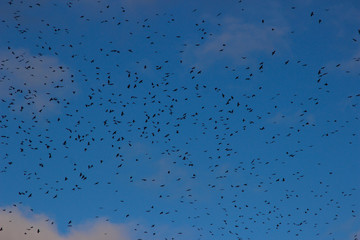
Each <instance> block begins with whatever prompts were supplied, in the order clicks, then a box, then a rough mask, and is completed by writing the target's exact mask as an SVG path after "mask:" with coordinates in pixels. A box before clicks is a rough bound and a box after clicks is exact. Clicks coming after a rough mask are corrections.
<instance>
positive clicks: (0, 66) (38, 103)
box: [0, 49, 76, 111]
mask: <svg viewBox="0 0 360 240" xmlns="http://www.w3.org/2000/svg"><path fill="white" fill-rule="evenodd" d="M0 70H1V74H0V94H1V98H2V99H12V106H13V108H16V109H18V108H21V106H23V107H24V108H25V107H27V108H28V107H29V106H30V109H31V110H34V109H35V110H37V111H39V110H41V109H43V108H45V107H47V108H54V106H55V105H56V103H58V104H59V103H60V102H58V101H60V99H63V98H64V97H66V96H70V95H72V94H73V93H75V92H76V87H75V84H74V83H72V82H71V81H70V79H71V71H70V69H69V68H68V67H67V66H66V65H64V64H61V62H60V61H59V59H58V58H57V57H56V56H50V55H48V56H45V55H43V56H39V55H33V54H31V52H30V51H28V50H26V49H8V50H1V51H0ZM24 110H26V109H24Z"/></svg>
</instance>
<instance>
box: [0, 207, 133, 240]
mask: <svg viewBox="0 0 360 240" xmlns="http://www.w3.org/2000/svg"><path fill="white" fill-rule="evenodd" d="M0 229H2V230H1V231H0V239H1V240H128V239H129V237H128V234H127V231H126V229H125V227H124V226H123V225H120V224H112V223H110V222H107V221H105V220H98V221H96V222H92V223H87V224H84V225H81V226H74V227H72V230H71V232H70V233H69V234H67V235H66V236H62V235H61V234H59V232H58V231H57V229H56V225H55V224H52V221H51V220H49V218H48V217H47V216H45V215H41V214H24V212H21V211H19V209H17V208H14V207H11V208H8V209H6V210H5V211H3V210H1V211H0ZM38 231H39V232H38Z"/></svg>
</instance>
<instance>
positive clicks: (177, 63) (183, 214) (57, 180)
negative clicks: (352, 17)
mask: <svg viewBox="0 0 360 240" xmlns="http://www.w3.org/2000/svg"><path fill="white" fill-rule="evenodd" d="M137 2H138V3H137ZM133 4H134V5H136V4H143V5H145V6H146V7H148V8H151V6H152V5H150V4H149V3H144V2H142V1H133V3H130V4H129V5H126V4H124V6H121V4H120V3H119V2H116V1H106V0H99V1H95V0H94V1H85V0H79V1H33V0H31V1H20V0H10V1H8V2H6V3H5V2H4V3H1V4H0V7H1V8H2V9H3V10H0V12H1V14H0V30H1V41H0V43H1V46H2V48H1V50H0V56H1V59H0V109H1V118H0V135H1V136H0V138H1V140H0V149H1V153H0V154H1V161H0V186H4V187H3V190H0V194H1V195H0V198H3V199H6V200H1V199H0V203H1V204H3V205H5V203H6V202H7V204H6V205H12V204H13V206H20V205H24V206H32V207H33V208H34V211H35V212H36V210H37V209H38V208H40V209H41V210H40V211H45V209H47V208H42V207H43V206H49V209H47V210H46V211H49V212H52V211H54V210H53V209H56V208H58V207H59V206H62V208H63V210H62V211H63V212H64V213H65V214H66V215H67V216H66V217H65V216H62V217H59V218H58V219H57V220H58V221H55V222H56V224H57V225H59V226H64V228H71V227H72V226H73V224H76V223H79V222H81V221H82V220H83V219H82V218H81V217H79V215H81V214H83V215H84V216H88V215H89V216H94V215H96V216H95V218H99V217H102V216H108V217H109V221H113V222H118V223H129V224H130V225H131V226H132V229H131V234H133V235H134V236H135V238H136V239H260V238H259V236H267V238H266V239H285V238H284V236H286V239H338V238H337V234H339V233H338V232H337V230H334V226H338V225H341V224H343V223H344V221H350V222H353V224H354V225H356V224H358V225H359V214H358V211H359V210H360V206H359V204H358V203H357V201H359V199H357V198H358V197H359V196H360V195H359V192H358V185H359V183H360V182H359V177H357V176H355V177H354V176H348V177H349V179H353V182H347V181H346V182H345V183H343V184H341V183H342V180H341V179H337V176H339V175H340V174H344V173H343V172H342V170H341V167H342V166H344V165H345V166H349V165H350V163H347V161H346V157H349V158H353V157H354V155H356V154H358V153H359V150H358V149H359V130H360V128H359V126H360V125H359V102H360V101H359V100H360V92H359V89H356V86H357V87H359V84H358V83H356V81H357V80H358V78H359V74H358V73H357V72H356V70H354V69H356V67H354V68H352V69H348V68H347V67H348V66H359V65H360V64H359V63H360V56H357V57H354V58H353V59H351V60H350V61H349V62H350V63H348V66H344V62H343V61H339V62H330V63H328V62H323V60H322V58H321V57H318V56H314V57H309V55H311V54H306V53H305V52H302V50H301V47H300V50H299V49H298V50H297V51H299V52H296V53H294V52H292V53H290V52H289V51H288V50H287V47H286V46H284V44H283V43H284V42H283V41H284V40H283V39H285V38H291V37H292V36H298V38H300V36H303V35H302V34H301V33H300V34H299V33H298V32H297V29H289V28H290V27H288V26H278V25H277V24H276V23H275V24H274V21H273V19H271V18H270V17H269V18H270V19H269V18H266V17H262V16H258V15H256V14H255V16H256V17H254V18H255V20H253V19H252V21H254V22H255V23H253V24H250V23H246V24H244V23H242V22H241V21H239V22H238V21H237V20H234V19H232V18H233V17H227V12H229V11H230V9H237V10H239V14H240V15H239V16H241V14H246V13H247V12H249V11H250V10H249V9H247V8H246V2H244V1H229V2H228V3H226V4H225V6H223V11H218V12H213V11H209V12H205V11H204V10H203V9H201V7H200V6H199V7H197V8H191V7H185V6H184V5H186V3H181V4H180V3H174V6H176V7H174V8H172V11H171V13H169V12H162V11H159V12H157V11H155V10H154V9H151V10H144V9H142V7H138V6H133ZM153 4H154V5H156V4H157V2H156V1H155V2H154V3H153ZM168 4H169V6H167V8H168V9H171V6H170V5H171V4H170V3H168ZM177 4H178V5H179V6H178V5H177ZM164 5H167V4H165V3H164ZM190 5H191V4H190ZM258 7H259V8H261V7H262V6H258ZM164 8H165V7H164ZM204 8H205V6H204ZM237 10H236V11H237ZM285 10H286V11H289V12H292V14H294V15H296V11H297V7H296V6H290V7H289V8H288V9H285ZM285 10H284V11H285ZM262 11H264V12H266V9H262ZM329 11H332V9H330V10H329V9H324V10H320V9H319V10H318V11H315V10H311V9H310V10H308V11H307V12H308V15H307V16H304V19H302V21H303V22H304V24H305V23H306V24H308V25H309V26H314V29H315V31H319V32H320V31H322V30H321V29H322V28H326V21H327V17H326V14H327V12H329ZM230 12H231V11H230ZM249 16H252V15H251V14H249ZM320 16H322V17H321V18H320ZM299 18H300V17H299ZM236 24H238V25H239V26H240V27H239V28H237V26H238V25H236ZM224 29H225V30H229V31H230V33H228V35H229V36H230V37H229V36H227V35H226V33H224ZM238 30H239V31H240V30H243V31H245V32H244V33H240V35H241V34H244V35H246V34H248V35H249V36H253V38H249V39H248V38H247V37H246V36H245V37H244V36H242V35H241V36H240V35H239V36H238V35H236V33H235V34H233V35H231V34H232V33H233V32H236V31H238ZM253 30H254V31H255V30H256V36H257V35H258V36H259V37H254V35H253V34H254V33H253ZM301 31H305V30H304V29H301V30H299V32H301ZM279 32H280V33H279ZM296 34H298V35H296ZM236 37H239V39H241V40H244V41H245V40H247V39H248V40H249V41H248V42H237V41H236ZM232 38H235V39H232ZM294 38H296V37H294ZM258 39H260V40H261V41H267V40H268V41H269V42H261V43H260V44H259V43H258V45H256V46H254V45H253V44H256V42H257V41H258ZM348 40H349V41H348V42H347V43H346V44H349V45H351V44H353V47H354V48H356V47H357V49H359V45H358V43H359V42H360V30H358V29H355V30H354V34H353V36H351V37H349V38H348ZM289 41H290V40H289ZM293 41H298V40H296V39H294V40H293ZM300 41H307V40H306V39H305V40H300ZM311 41H312V40H311ZM314 41H315V40H314ZM297 44H299V45H300V46H302V45H301V43H297ZM243 45H244V46H243ZM5 46H6V47H5ZM305 48H306V47H305V46H304V49H305ZM302 54H303V55H302ZM313 54H314V55H316V54H315V53H313ZM324 54H325V53H324ZM326 54H327V53H326ZM326 54H325V55H324V56H325V57H327V55H326ZM319 59H321V60H319ZM359 69H360V68H359ZM340 78H341V79H342V80H341V81H346V80H344V79H346V78H349V79H352V80H349V82H351V81H353V82H354V83H353V87H347V86H345V85H346V84H344V83H339V81H338V79H340ZM353 79H355V80H353ZM349 86H350V83H349ZM342 88H343V89H345V90H342ZM349 92H351V94H350V95H349V94H348V93H349ZM334 99H335V100H334ZM339 99H340V100H341V101H343V102H341V103H339V104H338V106H334V104H333V103H334V101H339ZM340 113H342V115H340ZM336 144H338V145H340V146H342V148H343V149H337V148H336ZM342 152H347V154H344V157H343V159H337V158H339V156H341V155H340V154H341V153H342ZM336 154H339V155H336ZM333 155H334V156H333ZM327 158H329V159H332V160H331V161H330V160H329V161H330V163H329V162H328V160H327ZM351 164H352V163H351ZM336 166H337V167H338V169H335V167H336ZM354 166H359V165H358V164H357V165H356V164H355V165H354ZM350 168H351V167H344V169H350ZM352 170H354V169H352ZM344 171H345V170H344ZM338 172H340V173H339V174H338ZM345 175H346V174H345ZM347 180H348V179H347ZM9 181H12V182H11V183H9ZM344 181H345V180H344ZM337 184H339V185H337ZM5 185H6V186H5ZM5 195H6V198H5V197H2V196H5ZM62 204H64V205H62ZM77 209H78V210H77ZM79 209H80V210H79ZM85 209H86V210H85ZM2 211H4V212H9V211H10V210H9V209H7V208H3V209H2ZM55 214H56V211H54V212H53V215H55ZM53 223H54V222H53ZM159 226H166V227H159ZM179 229H181V230H179ZM6 230H7V229H6V227H5V226H0V239H2V238H1V234H4V233H5V232H6ZM19 231H24V234H25V235H29V239H32V238H30V235H31V234H32V235H31V236H35V238H34V239H36V234H41V233H42V232H41V229H39V228H36V227H33V226H29V228H28V229H19ZM351 237H352V239H358V236H357V235H356V234H355V235H352V236H351ZM104 239H107V238H106V237H105V236H104ZM5 240H7V239H5Z"/></svg>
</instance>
